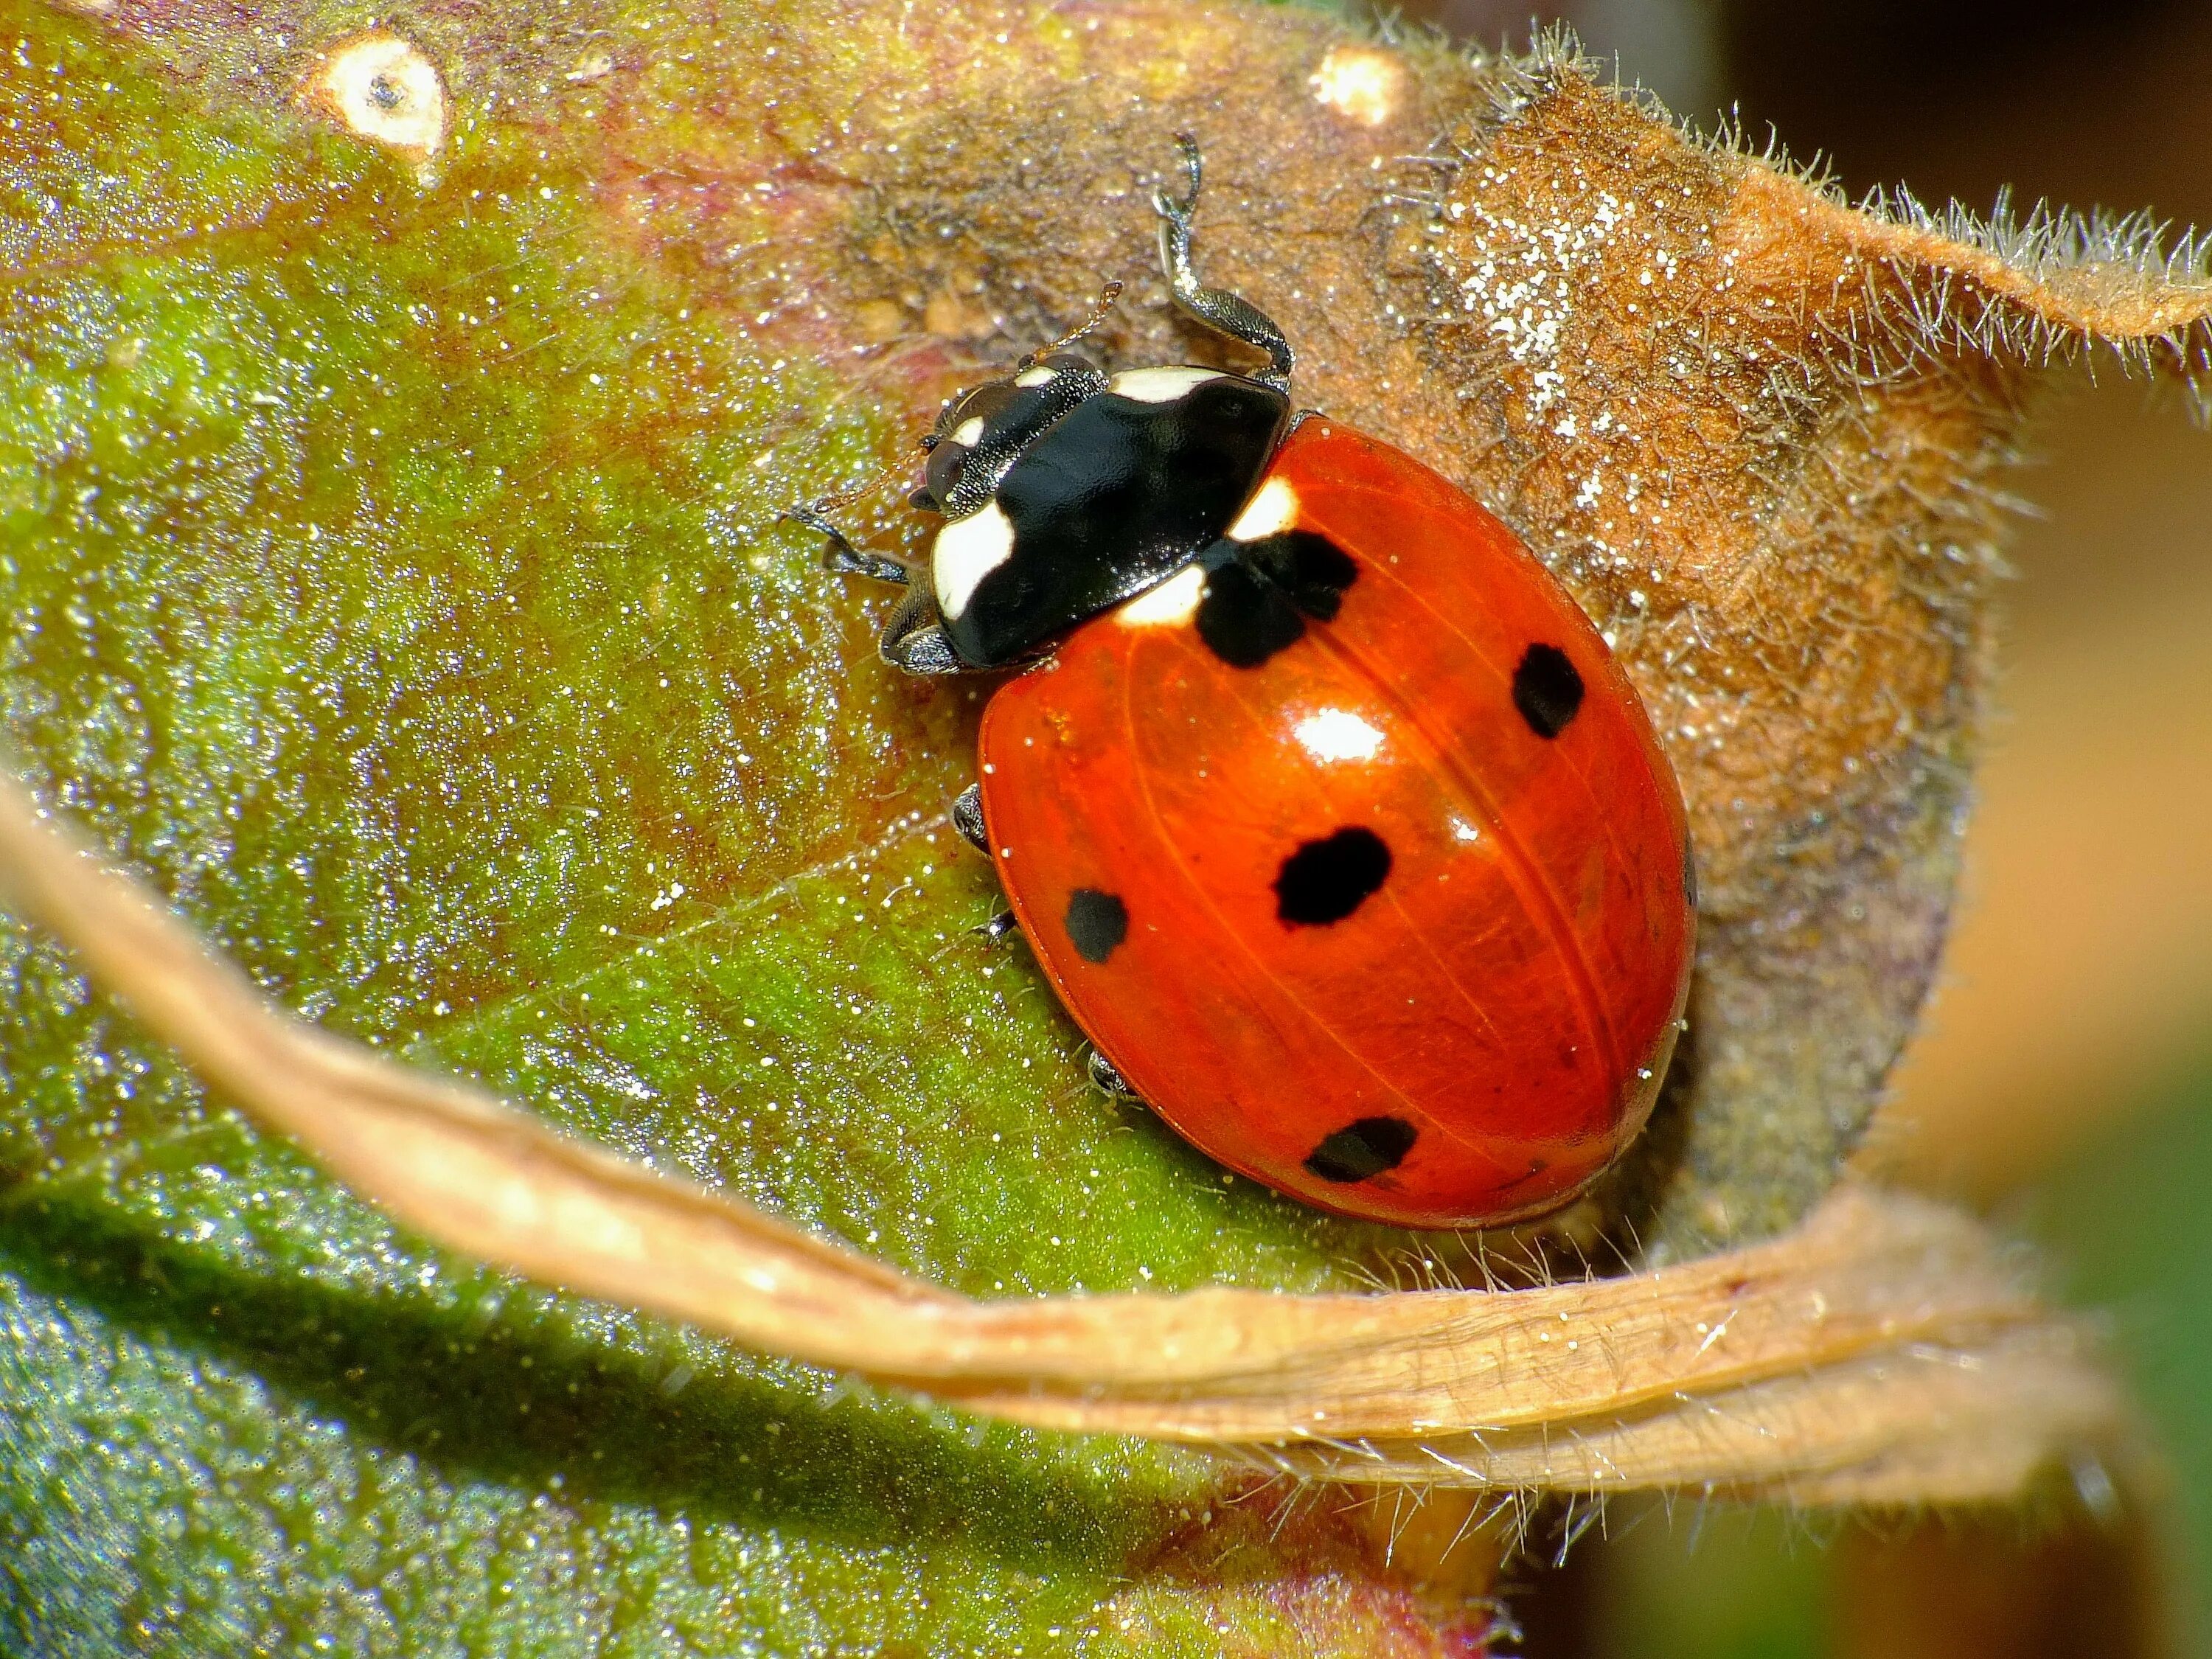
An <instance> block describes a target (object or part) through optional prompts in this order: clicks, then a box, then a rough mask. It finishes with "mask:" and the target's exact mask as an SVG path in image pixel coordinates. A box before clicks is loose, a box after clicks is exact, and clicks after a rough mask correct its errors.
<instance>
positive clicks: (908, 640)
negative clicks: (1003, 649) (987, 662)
mask: <svg viewBox="0 0 2212 1659" xmlns="http://www.w3.org/2000/svg"><path fill="white" fill-rule="evenodd" d="M877 649H878V650H879V651H881V652H882V653H883V655H884V661H885V662H887V663H889V664H890V665H891V666H892V667H894V668H899V669H903V670H905V671H906V672H908V673H909V674H964V673H966V672H967V671H968V665H967V664H966V663H964V662H963V661H961V660H960V658H959V656H958V654H957V653H955V652H954V650H953V649H952V642H951V641H950V640H948V639H946V638H945V628H944V625H943V623H941V622H940V621H939V618H938V615H937V599H936V596H935V595H933V594H932V593H931V592H930V591H929V590H928V589H927V587H915V586H909V587H908V589H907V593H906V598H905V599H902V600H901V601H900V603H899V608H898V609H897V610H896V611H893V612H892V613H891V619H890V621H889V622H887V623H884V635H883V639H882V641H880V642H879V643H878V646H877Z"/></svg>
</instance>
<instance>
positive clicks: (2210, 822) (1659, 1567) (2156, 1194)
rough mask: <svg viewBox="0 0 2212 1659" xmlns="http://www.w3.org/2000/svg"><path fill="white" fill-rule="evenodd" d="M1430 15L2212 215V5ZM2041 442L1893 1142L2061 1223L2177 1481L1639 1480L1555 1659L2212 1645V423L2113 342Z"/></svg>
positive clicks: (1557, 1596) (1473, 4) (1838, 172)
mask: <svg viewBox="0 0 2212 1659" xmlns="http://www.w3.org/2000/svg"><path fill="white" fill-rule="evenodd" d="M1406 11H1407V14H1408V15H1411V16H1413V17H1417V18H1424V19H1426V20H1428V21H1433V22H1436V23H1437V24H1440V25H1441V26H1443V27H1446V28H1448V29H1450V30H1452V31H1453V32H1455V33H1457V34H1459V35H1461V36H1462V38H1465V39H1468V40H1479V41H1482V42H1486V43H1488V44H1492V45H1496V44H1498V43H1499V42H1506V41H1510V42H1512V43H1515V44H1518V43H1520V42H1522V41H1524V40H1526V39H1527V35H1528V26H1529V21H1530V17H1531V15H1532V12H1533V13H1534V15H1537V16H1538V17H1540V18H1541V19H1542V20H1544V21H1550V20H1552V19H1559V20H1562V21H1567V22H1570V23H1571V24H1572V25H1574V27H1576V29H1577V31H1578V32H1579V33H1580V34H1581V36H1582V39H1583V43H1584V45H1585V46H1586V47H1587V48H1588V49H1589V51H1590V52H1592V53H1593V54H1595V55H1596V56H1598V57H1600V58H1607V59H1617V61H1618V63H1619V65H1620V74H1621V78H1622V79H1623V80H1626V81H1640V82H1643V84H1644V85H1645V86H1647V87H1649V88H1651V89H1652V90H1653V91H1655V92H1656V93H1658V94H1660V95H1661V96H1662V98H1663V99H1664V100H1666V102H1667V103H1668V105H1669V106H1671V107H1672V108H1673V109H1674V110H1675V112H1677V113H1678V114H1680V115H1682V116H1684V117H1686V118H1688V119H1690V120H1692V121H1693V122H1694V123H1696V124H1697V125H1699V126H1700V127H1701V128H1704V129H1705V130H1707V131H1711V130H1712V129H1713V128H1714V127H1715V125H1717V123H1718V121H1719V120H1720V119H1721V118H1722V116H1723V113H1724V112H1733V113H1734V115H1735V117H1736V118H1738V119H1739V120H1740V121H1741V124H1742V126H1743V128H1744V130H1745V132H1746V134H1747V137H1748V139H1749V140H1750V142H1751V143H1753V145H1759V144H1762V143H1764V142H1765V138H1766V137H1767V135H1768V133H1769V131H1770V130H1771V131H1772V132H1774V133H1775V134H1776V135H1778V137H1779V138H1780V140H1781V141H1782V143H1784V145H1785V146H1786V147H1787V149H1788V150H1789V152H1790V154H1791V155H1793V156H1795V157H1796V158H1798V159H1799V160H1801V161H1812V160H1815V159H1817V160H1818V161H1820V163H1821V164H1822V165H1824V166H1825V167H1826V168H1827V170H1829V171H1830V172H1832V173H1833V175H1834V176H1835V177H1836V178H1837V179H1838V180H1840V181H1841V182H1842V184H1843V185H1844V186H1845V187H1846V188H1847V189H1848V190H1849V191H1850V193H1851V194H1852V195H1853V196H1854V197H1857V196H1858V195H1860V194H1862V193H1863V192H1864V191H1867V190H1868V189H1869V188H1870V187H1873V186H1875V185H1899V184H1901V185H1905V186H1907V187H1908V188H1910V189H1911V191H1912V192H1913V193H1914V194H1915V195H1917V197H1920V199H1922V200H1923V201H1924V202H1928V203H1929V204H1942V203H1943V202H1944V201H1946V200H1948V199H1951V198H1956V199H1957V200H1959V201H1960V202H1963V203H1965V204H1967V205H1968V206H1970V207H1972V208H1974V209H1976V210H1980V211H1984V212H1986V211H1987V210H1990V208H1992V207H1993V206H1995V205H1996V204H1997V202H1998V201H1999V199H2000V193H2001V192H2002V191H2007V190H2009V192H2010V199H2011V201H2012V203H2013V204H2014V205H2015V209H2016V210H2021V211H2025V210H2027V208H2029V207H2032V206H2033V204H2035V203H2036V202H2037V201H2038V200H2039V199H2047V200H2049V201H2051V202H2052V203H2055V204H2065V205H2069V206H2072V207H2075V208H2079V209H2082V210H2089V209H2093V208H2104V209H2107V210H2115V211H2132V210H2149V211H2150V212H2151V213H2153V214H2154V216H2156V217H2157V218H2159V219H2161V220H2164V221H2166V222H2170V224H2171V225H2172V227H2173V228H2175V229H2176V230H2179V229H2180V228H2185V227H2187V226H2189V225H2191V224H2195V225H2199V226H2204V227H2208V228H2212V0H2101V3H2095V4H2081V3H2078V0H2077V3H2054V0H1787V3H1778V0H1572V3H1568V0H1561V3H1557V4H1554V5H1551V6H1537V7H1534V8H1532V7H1531V6H1529V5H1528V3H1526V0H1425V3H1424V0H1415V3H1413V4H1411V5H1408V6H1407V8H1406ZM2031 438H2032V444H2033V452H2034V459H2033V465H2032V466H2031V468H2030V469H2029V470H2028V471H2027V472H2025V473H2024V474H2023V475H2022V476H2021V479H2020V480H2019V483H2018V489H2019V491H2020V493H2021V495H2023V496H2025V497H2027V499H2028V500H2029V501H2032V502H2033V505H2034V507H2035V509H2036V514H2035V516H2033V517H2032V518H2030V519H2028V520H2026V521H2025V522H2024V523H2023V524H2022V525H2021V526H2020V533H2019V535H2018V538H2017V541H2016V543H2015V547H2014V549H2013V555H2014V558H2015V563H2016V565H2017V567H2018V570H2019V578H2020V579H2019V581H2018V583H2017V585H2016V586H2015V591H2014V592H2013V593H2012V595H2011V601H2012V603H2011V606H2010V611H2009V618H2008V631H2007V637H2006V640H2005V644H2004V650H2003V668H2002V681H2001V684H2000V688H1999V692H1998V697H1997V709H1996V722H1995V725H1994V727H1993V730H1992V731H1991V733H1990V747H1989V750H1988V752H1987V758H1986V760H1985V763H1984V771H1983V780H1982V804H1981V806H1980V809H1979V812H1978V817H1977V818H1976V821H1975V823H1974V825H1973V828H1972V831H1971V832H1970V835H1969V866H1968V869H1967V873H1966V884H1965V888H1964V895H1963V902H1962V905H1961V908H1960V912H1959V915H1958V919H1957V926H1956V932H1955V934H1954V945H1953V948H1952V951H1951V955H1950V958H1949V965H1948V973H1947V975H1946V976H1945V981H1944V982H1943V985H1942V989H1941V991H1940V992H1939V994H1938V995H1937V998H1936V1002H1935V1004H1934V1006H1933V1007H1932V1008H1931V1010H1930V1012H1929V1018H1928V1019H1927V1022H1926V1024H1925V1028H1924V1030H1923V1035H1922V1036H1920V1038H1919V1039H1918V1040H1917V1042H1916V1043H1915V1045H1914V1047H1913V1048H1912V1049H1911V1051H1910V1052H1909V1053H1908V1054H1907V1055H1906V1057H1905V1062H1904V1064H1903V1066H1901V1067H1900V1069H1899V1073H1898V1074H1897V1077H1896V1079H1895V1081H1894V1086H1893V1091H1892V1097H1891V1098H1890V1099H1889V1100H1888V1102H1887V1103H1886V1105H1885V1107H1884V1111H1883V1115H1882V1118H1881V1121H1880V1122H1879V1124H1878V1127H1877V1130H1876V1133H1875V1136H1874V1137H1873V1139H1872V1142H1871V1144H1870V1145H1869V1147H1868V1149H1867V1152H1866V1159H1867V1162H1868V1163H1869V1164H1872V1165H1875V1166H1877V1167H1879V1168H1881V1169H1882V1170H1885V1171H1886V1172H1887V1173H1889V1174H1891V1175H1893V1176H1896V1177H1898V1178H1900V1179H1904V1180H1907V1181H1911V1182H1915V1183H1917V1184H1919V1185H1921V1186H1923V1187H1926V1188H1930V1189H1932V1190H1936V1191H1939V1192H1944V1193H1948V1194H1955V1195H1959V1196H1961V1197H1964V1198H1966V1199H1967V1200H1971V1201H1972V1202H1973V1203H1975V1204H1977V1205H1978V1206H1981V1207H1983V1208H1984V1210H1985V1211H1986V1212H1989V1213H1990V1214H1991V1215H1992V1216H1994V1217H1995V1218H1996V1219H1997V1221H1998V1222H1999V1224H2000V1225H2003V1226H2005V1227H2007V1228H2008V1229H2010V1230H2012V1231H2015V1232H2016V1233H2018V1234H2019V1235H2020V1236H2021V1237H2025V1238H2033V1239H2036V1240H2038V1241H2039V1242H2041V1243H2043V1244H2044V1245H2045V1249H2046V1250H2047V1252H2048V1255H2049V1261H2050V1271H2051V1277H2052V1279H2053V1281H2054V1289H2055V1290H2057V1291H2058V1292H2059V1293H2061V1294H2063V1295H2064V1296H2066V1297H2069V1298H2070V1299H2072V1300H2074V1301H2075V1302H2076V1303H2078V1304H2080V1305H2081V1306H2083V1307H2085V1308H2093V1309H2096V1310H2101V1312H2102V1316H2104V1317H2105V1318H2106V1321H2107V1322H2108V1326H2109V1330H2110V1333H2111V1338H2112V1344H2113V1346H2114V1350H2115V1352H2116V1353H2117V1355H2118V1359H2119V1362H2120V1363H2121V1364H2123V1365H2124V1366H2125V1367H2126V1369H2127V1370H2128V1371H2129V1373H2130V1376H2131V1377H2132V1379H2133V1381H2134V1383H2135V1385H2136V1389H2137V1392H2138V1395H2139V1397H2140V1399H2141V1401H2142V1405H2143V1407H2144V1411H2145V1415H2146V1417H2147V1419H2148V1431H2149V1434H2150V1436H2151V1437H2152V1439H2153V1441H2154V1443H2155V1444H2156V1445H2157V1447H2158V1448H2159V1449H2160V1452H2161V1453H2162V1455H2163V1458H2164V1462H2165V1466H2166V1478H2165V1480H2163V1481H2154V1482H2151V1483H2149V1484H2148V1489H2145V1490H2142V1491H2139V1492H2136V1493H2134V1494H2132V1495H2131V1498H2132V1501H2130V1502H2129V1503H2127V1504H2123V1505H2120V1506H2119V1507H2118V1508H2117V1509H2112V1510H2108V1512H2107V1513H2106V1515H2105V1516H2103V1517H2102V1518H2101V1519H2100V1518H2098V1517H2096V1516H2091V1515H2089V1514H2088V1513H2087V1511H2086V1510H2080V1509H2071V1508H2069V1507H2068V1506H2064V1505H2062V1506H2060V1509H2059V1511H2057V1512H2055V1513H2054V1515H2053V1516H2049V1517H2045V1520H2044V1521H2042V1522H2022V1521H2021V1520H2020V1519H2019V1518H2017V1517H1999V1518H1993V1519H1991V1520H1989V1521H1987V1522H1974V1521H1971V1520H1965V1519H1960V1518H1957V1517H1953V1518H1949V1519H1947V1520H1945V1521H1942V1522H1931V1523H1926V1524H1921V1525H1914V1524H1911V1523H1910V1522H1905V1521H1899V1522H1894V1523H1892V1524H1887V1525H1885V1526H1883V1527H1881V1528H1874V1527H1869V1526H1866V1525H1850V1526H1841V1527H1838V1526H1832V1525H1818V1526H1816V1525H1813V1524H1808V1523H1807V1522H1803V1521H1802V1520H1789V1519H1784V1518H1781V1517H1777V1516H1771V1515H1770V1516H1753V1515H1749V1514H1747V1513H1745V1512H1743V1511H1740V1510H1722V1509H1715V1508H1709V1507H1702V1506H1697V1505H1686V1506H1684V1505H1678V1506H1677V1507H1676V1509H1675V1510H1674V1513H1672V1514H1671V1515H1669V1514H1668V1513H1664V1512H1660V1511H1652V1512H1648V1513H1638V1512H1634V1511H1632V1510H1628V1509H1626V1508H1621V1509H1616V1510H1613V1512H1611V1513H1610V1514H1609V1515H1608V1516H1607V1520H1606V1523H1605V1527H1604V1531H1603V1534H1602V1535H1601V1536H1598V1537H1595V1538H1592V1539H1586V1540H1585V1541H1584V1542H1583V1544H1582V1545H1580V1546H1578V1547H1577V1551H1576V1552H1575V1553H1574V1555H1573V1556H1572V1557H1571V1559H1570V1563H1569V1565H1568V1566H1567V1567H1566V1568H1565V1571H1563V1572H1562V1573H1559V1574H1556V1575H1548V1576H1546V1577H1545V1578H1544V1579H1543V1580H1540V1581H1539V1583H1538V1584H1537V1587H1536V1588H1535V1589H1534V1591H1533V1592H1532V1594H1531V1595H1529V1596H1528V1598H1527V1599H1526V1601H1524V1602H1522V1604H1521V1605H1520V1606H1519V1607H1518V1609H1517V1610H1518V1611H1519V1612H1520V1613H1522V1618H1523V1622H1524V1624H1525V1625H1526V1626H1527V1627H1528V1633H1527V1638H1526V1641H1525V1643H1524V1645H1523V1651H1525V1652H1527V1653H1528V1655H1530V1656H1531V1659H1674V1656H1685V1659H1687V1656H1697V1659H1784V1656H1814V1655H1836V1656H1840V1659H1877V1656H1879V1659H1923V1656H1925V1659H1938V1656H1942V1659H1950V1656H1966V1659H2009V1656H2012V1655H2021V1656H2026V1655H2029V1654H2034V1655H2052V1656H2057V1655H2063V1656H2066V1659H2087V1656H2102V1655H2112V1656H2136V1655H2148V1654H2166V1653H2178V1654H2185V1655H2212V1631H2209V1630H2208V1623H2212V1620H2208V1616H2207V1615H2208V1609H2212V1597H2209V1596H2208V1595H2206V1593H2205V1587H2206V1586H2208V1585H2212V433H2208V432H2206V431H2205V430H2203V429H2202V428H2199V427H2198V426H2197V425H2195V424H2193V423H2192V422H2191V420H2190V418H2189V415H2188V411H2187V410H2186V408H2185V402H2184V400H2183V399H2182V398H2179V397H2178V396H2176V395H2174V394H2172V393H2171V392H2167V393H2163V394H2160V393H2154V392H2152V391H2151V390H2150V389H2148V388H2147V387H2145V386H2143V385H2142V384H2141V383H2130V382H2127V381H2125V380H2122V379H2121V378H2120V376H2119V375H2118V373H2117V371H2116V369H2115V367H2114V365H2112V363H2110V362H2105V363H2102V364H2100V365H2098V372H2097V374H2096V375H2095V377H2094V384H2092V382H2091V380H2090V378H2089V377H2088V376H2084V377H2082V379H2081V382H2080V383H2079V384H2077V385H2075V386H2071V387H2069V388H2068V389H2066V390H2064V391H2063V392H2060V393H2059V394H2057V395H2056V396H2054V397H2053V398H2051V400H2050V403H2049V404H2048V406H2047V407H2046V408H2045V410H2044V411H2043V416H2042V419H2041V420H2040V421H2039V423H2038V424H2037V426H2036V428H2034V430H2033V433H2032V435H2031Z"/></svg>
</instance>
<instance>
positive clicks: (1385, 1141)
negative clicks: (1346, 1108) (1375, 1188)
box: [1306, 1117, 1421, 1182]
mask: <svg viewBox="0 0 2212 1659" xmlns="http://www.w3.org/2000/svg"><path fill="white" fill-rule="evenodd" d="M1420 1133H1421V1132H1420V1131H1419V1130H1418V1129H1416V1128H1415V1127H1413V1125H1412V1124H1410V1123H1408V1122H1407V1121H1406V1120H1405V1119H1404V1118H1402V1117H1363V1118H1361V1119H1360V1120H1359V1121H1358V1122H1356V1123H1347V1124H1346V1125H1345V1126H1344V1127H1342V1128H1341V1129H1339V1130H1338V1131H1337V1132H1336V1133H1334V1134H1333V1135H1330V1136H1329V1137H1328V1138H1327V1139H1324V1140H1323V1141H1322V1143H1321V1145H1320V1146H1316V1147H1315V1148H1314V1149H1313V1151H1312V1152H1310V1153H1308V1154H1307V1155H1306V1168H1307V1169H1308V1170H1310V1171H1311V1172H1312V1173H1313V1174H1315V1175H1317V1176H1320V1177H1321V1178H1322V1180H1323V1181H1336V1182H1350V1181H1365V1180H1368V1179H1370V1177H1372V1176H1379V1175H1381V1174H1382V1173H1383V1171H1384V1170H1395V1169H1396V1168H1397V1167H1398V1166H1399V1165H1400V1164H1403V1163H1404V1162H1405V1161H1406V1154H1407V1153H1408V1152H1412V1151H1413V1142H1414V1141H1415V1140H1417V1139H1419V1138H1420Z"/></svg>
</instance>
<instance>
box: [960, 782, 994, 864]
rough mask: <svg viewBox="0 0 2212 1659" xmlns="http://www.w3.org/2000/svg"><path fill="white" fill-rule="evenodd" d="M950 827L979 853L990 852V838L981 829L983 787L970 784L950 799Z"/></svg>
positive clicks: (978, 784) (977, 784)
mask: <svg viewBox="0 0 2212 1659" xmlns="http://www.w3.org/2000/svg"><path fill="white" fill-rule="evenodd" d="M952 827H953V828H954V829H957V830H958V831H959V832H960V839H961V840H963V841H964V842H967V843H968V844H969V846H970V847H972V848H975V850H976V851H977V852H979V853H987V852H989V851H990V850H991V837H990V836H989V834H988V833H987V832H986V831H985V829H984V828H983V786H982V785H981V784H980V783H971V784H969V786H968V787H966V788H965V789H963V790H962V791H961V792H960V793H958V794H957V795H955V796H954V797H953V798H952Z"/></svg>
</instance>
